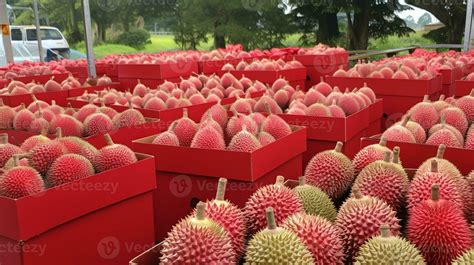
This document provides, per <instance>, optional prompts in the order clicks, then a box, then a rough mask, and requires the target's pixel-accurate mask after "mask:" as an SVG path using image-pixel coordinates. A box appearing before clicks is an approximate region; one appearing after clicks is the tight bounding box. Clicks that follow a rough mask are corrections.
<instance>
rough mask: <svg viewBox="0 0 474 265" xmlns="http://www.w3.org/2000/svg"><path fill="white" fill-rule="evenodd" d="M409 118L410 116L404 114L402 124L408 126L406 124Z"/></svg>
mask: <svg viewBox="0 0 474 265" xmlns="http://www.w3.org/2000/svg"><path fill="white" fill-rule="evenodd" d="M408 120H409V118H408V116H404V117H403V119H402V123H401V125H402V126H403V127H406V126H407V123H408Z"/></svg>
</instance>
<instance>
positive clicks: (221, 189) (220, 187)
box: [216, 178, 227, 201]
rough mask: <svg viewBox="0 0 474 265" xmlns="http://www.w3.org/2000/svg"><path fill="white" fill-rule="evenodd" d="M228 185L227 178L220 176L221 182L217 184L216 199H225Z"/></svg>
mask: <svg viewBox="0 0 474 265" xmlns="http://www.w3.org/2000/svg"><path fill="white" fill-rule="evenodd" d="M226 185H227V179H226V178H220V179H219V184H217V193H216V200H218V201H223V200H224V197H225V187H226Z"/></svg>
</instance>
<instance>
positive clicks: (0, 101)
mask: <svg viewBox="0 0 474 265" xmlns="http://www.w3.org/2000/svg"><path fill="white" fill-rule="evenodd" d="M3 106H5V104H3V99H1V98H0V107H3Z"/></svg>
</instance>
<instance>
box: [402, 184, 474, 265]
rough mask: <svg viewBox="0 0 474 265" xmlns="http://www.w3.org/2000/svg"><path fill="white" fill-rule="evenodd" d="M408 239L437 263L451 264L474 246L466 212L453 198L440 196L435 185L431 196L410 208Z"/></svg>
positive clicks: (435, 264) (429, 259) (425, 256)
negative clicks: (450, 199) (463, 211)
mask: <svg viewBox="0 0 474 265" xmlns="http://www.w3.org/2000/svg"><path fill="white" fill-rule="evenodd" d="M407 227H408V239H409V240H410V242H411V243H413V244H414V245H415V246H416V247H417V248H418V249H419V250H420V251H421V253H422V254H423V256H424V258H425V260H426V262H427V263H428V264H433V265H438V264H439V265H445V264H450V263H451V262H452V261H453V259H455V258H456V257H458V256H459V255H461V254H462V253H463V252H465V251H467V250H468V249H469V248H470V247H471V232H470V231H469V226H468V224H467V221H466V219H464V216H463V213H462V211H461V210H459V208H458V207H456V206H455V205H454V204H453V203H452V202H451V201H448V200H444V199H442V198H440V193H439V186H438V185H433V186H432V193H431V199H429V200H426V201H424V202H422V203H420V204H418V205H417V206H415V207H413V209H411V211H410V217H409V220H408V226H407Z"/></svg>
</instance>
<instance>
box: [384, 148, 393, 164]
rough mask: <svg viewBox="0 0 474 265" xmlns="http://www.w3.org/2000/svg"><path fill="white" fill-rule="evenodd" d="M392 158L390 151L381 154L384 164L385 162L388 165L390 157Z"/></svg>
mask: <svg viewBox="0 0 474 265" xmlns="http://www.w3.org/2000/svg"><path fill="white" fill-rule="evenodd" d="M391 156H392V152H391V151H388V150H387V151H385V152H384V153H383V161H384V162H387V163H390V157H391Z"/></svg>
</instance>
